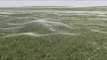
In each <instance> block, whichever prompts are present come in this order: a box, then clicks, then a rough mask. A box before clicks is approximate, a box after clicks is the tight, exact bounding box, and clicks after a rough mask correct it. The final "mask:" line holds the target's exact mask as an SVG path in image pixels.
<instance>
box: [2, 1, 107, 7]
mask: <svg viewBox="0 0 107 60" xmlns="http://www.w3.org/2000/svg"><path fill="white" fill-rule="evenodd" d="M21 6H71V7H87V6H107V1H0V7H21Z"/></svg>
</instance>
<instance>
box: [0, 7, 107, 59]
mask: <svg viewBox="0 0 107 60" xmlns="http://www.w3.org/2000/svg"><path fill="white" fill-rule="evenodd" d="M0 60H107V7H81V8H69V7H67V8H66V7H23V8H0Z"/></svg>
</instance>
